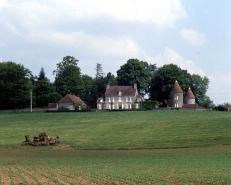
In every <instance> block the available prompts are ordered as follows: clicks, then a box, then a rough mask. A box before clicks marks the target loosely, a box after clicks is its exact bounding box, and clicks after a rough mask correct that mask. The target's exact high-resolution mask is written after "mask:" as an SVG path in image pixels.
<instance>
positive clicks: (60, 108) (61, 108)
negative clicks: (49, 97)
mask: <svg viewBox="0 0 231 185" xmlns="http://www.w3.org/2000/svg"><path fill="white" fill-rule="evenodd" d="M58 110H59V111H69V109H68V108H66V107H59V108H58Z"/></svg>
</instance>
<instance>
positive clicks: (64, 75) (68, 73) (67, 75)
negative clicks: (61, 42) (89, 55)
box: [53, 56, 85, 96]
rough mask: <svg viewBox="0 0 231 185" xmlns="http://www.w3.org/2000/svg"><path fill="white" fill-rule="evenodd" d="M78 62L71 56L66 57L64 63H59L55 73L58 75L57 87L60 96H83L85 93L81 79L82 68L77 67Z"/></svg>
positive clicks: (56, 79) (56, 78)
mask: <svg viewBox="0 0 231 185" xmlns="http://www.w3.org/2000/svg"><path fill="white" fill-rule="evenodd" d="M77 62H78V60H77V59H75V58H74V57H71V56H66V57H64V58H63V61H61V62H59V63H58V64H56V65H57V69H56V70H54V71H53V72H54V73H55V74H56V77H55V82H54V84H55V87H56V90H57V92H58V93H59V94H61V95H62V96H65V95H66V94H75V95H76V96H82V95H84V93H85V89H84V83H83V80H82V78H81V73H80V68H79V67H78V66H77Z"/></svg>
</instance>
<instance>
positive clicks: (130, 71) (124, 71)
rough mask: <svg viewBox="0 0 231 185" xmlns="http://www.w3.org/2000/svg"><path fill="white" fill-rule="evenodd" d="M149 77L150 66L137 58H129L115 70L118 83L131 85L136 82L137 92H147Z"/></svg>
mask: <svg viewBox="0 0 231 185" xmlns="http://www.w3.org/2000/svg"><path fill="white" fill-rule="evenodd" d="M150 77H151V68H150V67H149V65H148V63H147V62H144V61H139V60H138V59H129V60H128V61H127V63H126V64H124V65H122V66H121V67H120V69H119V70H118V71H117V82H118V85H133V84H134V83H137V88H138V93H139V94H144V93H145V92H147V88H148V84H149V82H150Z"/></svg>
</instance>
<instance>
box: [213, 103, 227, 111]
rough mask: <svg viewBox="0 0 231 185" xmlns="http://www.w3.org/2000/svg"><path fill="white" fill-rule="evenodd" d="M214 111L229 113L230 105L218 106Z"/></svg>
mask: <svg viewBox="0 0 231 185" xmlns="http://www.w3.org/2000/svg"><path fill="white" fill-rule="evenodd" d="M213 110H216V111H228V110H229V105H225V104H224V105H218V106H216V107H214V108H213Z"/></svg>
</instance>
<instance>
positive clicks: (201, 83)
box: [149, 64, 212, 106]
mask: <svg viewBox="0 0 231 185" xmlns="http://www.w3.org/2000/svg"><path fill="white" fill-rule="evenodd" d="M176 80H177V81H178V83H179V85H180V87H181V89H182V90H183V92H184V95H185V93H186V92H187V89H188V88H189V87H190V88H191V90H192V92H193V94H194V95H195V97H196V103H200V102H202V101H204V102H207V103H208V102H210V101H211V100H210V99H209V97H207V96H206V92H207V89H208V87H209V86H208V85H209V79H208V78H207V77H203V78H202V77H201V76H199V75H196V74H193V75H191V74H190V73H188V72H187V70H182V69H181V68H180V67H178V66H177V65H174V64H168V65H164V66H163V67H160V68H159V69H158V70H157V71H156V72H155V73H154V75H153V78H152V80H151V83H150V88H149V97H150V99H152V100H157V101H159V102H162V103H163V105H164V106H166V105H167V103H168V101H169V99H170V91H171V89H172V86H173V84H174V82H175V81H176ZM210 103H212V102H210ZM210 103H209V104H210Z"/></svg>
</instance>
